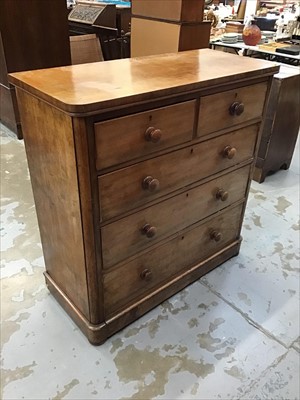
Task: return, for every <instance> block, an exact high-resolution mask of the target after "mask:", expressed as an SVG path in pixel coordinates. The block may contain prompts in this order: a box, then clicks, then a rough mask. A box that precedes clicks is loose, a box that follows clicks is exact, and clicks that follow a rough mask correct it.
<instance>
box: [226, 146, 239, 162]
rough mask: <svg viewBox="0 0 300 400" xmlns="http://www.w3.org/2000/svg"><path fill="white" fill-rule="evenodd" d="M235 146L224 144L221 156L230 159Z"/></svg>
mask: <svg viewBox="0 0 300 400" xmlns="http://www.w3.org/2000/svg"><path fill="white" fill-rule="evenodd" d="M236 151H237V150H236V148H235V147H232V146H226V147H225V149H224V150H223V157H226V158H228V159H229V160H231V159H232V158H233V157H234V156H235V155H236Z"/></svg>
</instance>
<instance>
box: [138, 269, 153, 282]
mask: <svg viewBox="0 0 300 400" xmlns="http://www.w3.org/2000/svg"><path fill="white" fill-rule="evenodd" d="M140 277H141V279H143V281H150V280H151V279H152V272H151V271H150V269H148V268H145V269H144V270H143V271H142V272H141V273H140Z"/></svg>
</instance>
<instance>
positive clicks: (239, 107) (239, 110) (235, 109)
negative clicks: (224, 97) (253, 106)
mask: <svg viewBox="0 0 300 400" xmlns="http://www.w3.org/2000/svg"><path fill="white" fill-rule="evenodd" d="M244 110H245V106H244V103H241V102H239V101H235V102H234V103H232V104H231V106H230V107H229V113H230V115H237V116H239V115H241V114H243V112H244Z"/></svg>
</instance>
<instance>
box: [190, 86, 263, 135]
mask: <svg viewBox="0 0 300 400" xmlns="http://www.w3.org/2000/svg"><path fill="white" fill-rule="evenodd" d="M267 87H268V84H267V82H263V83H258V84H255V85H251V86H246V87H242V88H238V89H234V90H228V91H226V92H222V93H217V94H213V95H209V96H204V97H202V98H201V99H200V113H199V121H198V129H197V135H198V136H204V135H207V134H209V133H212V132H216V131H218V130H220V129H225V128H230V127H232V126H234V125H237V124H241V123H243V122H246V121H250V120H251V119H254V118H261V117H262V113H263V108H264V103H265V97H266V92H267Z"/></svg>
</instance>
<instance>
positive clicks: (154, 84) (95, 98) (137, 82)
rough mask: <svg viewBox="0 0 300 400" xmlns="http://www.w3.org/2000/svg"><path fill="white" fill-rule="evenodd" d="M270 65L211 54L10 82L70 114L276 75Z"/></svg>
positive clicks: (49, 72)
mask: <svg viewBox="0 0 300 400" xmlns="http://www.w3.org/2000/svg"><path fill="white" fill-rule="evenodd" d="M278 69H279V67H278V66H277V65H276V64H274V63H271V62H269V61H263V60H257V59H252V58H250V57H239V56H236V55H232V54H228V53H224V52H220V51H215V50H210V49H201V50H192V51H185V52H180V53H174V54H163V55H156V56H147V57H140V58H131V59H122V60H113V61H105V62H97V63H90V64H81V65H73V66H67V67H58V68H49V69H43V70H35V71H26V72H18V73H13V74H10V75H9V80H10V82H11V83H12V84H13V85H15V86H17V87H20V88H22V89H24V90H26V91H28V92H30V93H32V94H34V95H36V96H38V97H40V98H42V99H44V100H45V101H47V102H49V103H50V104H53V105H54V106H56V107H58V108H60V109H61V110H63V111H66V112H69V113H72V114H77V113H78V114H85V113H91V112H95V111H100V110H104V109H107V108H111V107H115V106H122V105H124V104H129V103H130V104H134V103H137V102H141V101H148V100H151V99H153V98H158V97H164V96H168V95H170V94H180V93H184V92H186V91H191V90H198V89H202V88H207V87H211V86H219V85H220V84H226V83H231V82H233V81H237V80H244V79H249V78H255V77H261V76H267V75H272V74H274V73H276V72H278Z"/></svg>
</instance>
